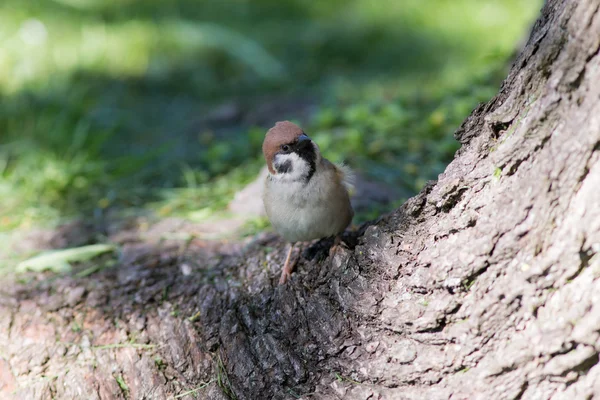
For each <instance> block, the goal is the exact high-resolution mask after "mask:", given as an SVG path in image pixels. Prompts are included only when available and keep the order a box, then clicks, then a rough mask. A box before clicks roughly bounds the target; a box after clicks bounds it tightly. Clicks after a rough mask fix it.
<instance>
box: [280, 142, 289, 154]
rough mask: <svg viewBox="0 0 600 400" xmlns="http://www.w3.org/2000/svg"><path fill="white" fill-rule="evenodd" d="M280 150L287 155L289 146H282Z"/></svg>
mask: <svg viewBox="0 0 600 400" xmlns="http://www.w3.org/2000/svg"><path fill="white" fill-rule="evenodd" d="M281 150H282V151H285V152H286V153H287V152H288V151H290V146H289V145H287V144H284V145H282V146H281Z"/></svg>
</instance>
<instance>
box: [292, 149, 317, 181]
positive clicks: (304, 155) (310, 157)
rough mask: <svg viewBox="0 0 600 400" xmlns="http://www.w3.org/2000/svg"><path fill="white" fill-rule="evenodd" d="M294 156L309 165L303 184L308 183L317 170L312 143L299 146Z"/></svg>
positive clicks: (315, 155)
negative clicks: (296, 155)
mask: <svg viewBox="0 0 600 400" xmlns="http://www.w3.org/2000/svg"><path fill="white" fill-rule="evenodd" d="M295 152H296V154H298V156H299V157H300V158H301V159H303V160H304V161H306V162H307V163H308V165H309V169H308V174H307V175H306V178H304V179H305V182H306V183H308V182H309V181H310V180H311V178H312V177H313V175H314V174H315V170H316V169H317V164H316V160H317V154H316V153H315V147H314V146H313V144H312V143H309V144H308V145H305V146H301V147H299V148H297V149H296V150H295Z"/></svg>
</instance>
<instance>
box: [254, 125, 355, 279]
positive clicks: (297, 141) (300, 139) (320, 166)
mask: <svg viewBox="0 0 600 400" xmlns="http://www.w3.org/2000/svg"><path fill="white" fill-rule="evenodd" d="M262 151H263V155H264V157H265V161H266V163H267V168H268V170H269V173H268V175H267V178H266V180H265V187H264V191H263V203H264V206H265V211H266V213H267V217H268V218H269V220H270V221H271V224H272V225H273V227H274V229H275V231H276V232H277V233H279V234H280V235H281V236H282V237H283V238H284V239H285V240H286V241H288V242H289V243H290V248H289V251H288V253H287V257H286V259H285V264H284V266H283V270H282V272H281V278H280V279H279V284H284V283H285V282H286V281H287V280H288V279H289V278H290V276H291V273H292V271H293V269H294V265H295V262H294V263H293V262H291V261H290V259H291V255H292V250H293V248H294V245H295V243H296V242H306V241H310V240H314V239H321V238H325V237H330V236H336V244H337V243H338V239H339V235H340V234H341V233H342V232H344V230H345V229H346V228H347V227H348V225H349V224H350V222H351V221H352V217H353V216H354V210H353V209H352V205H351V204H350V196H349V193H348V192H349V189H350V188H351V179H352V174H351V171H350V170H349V169H348V168H347V167H346V166H344V165H336V164H333V163H332V162H330V161H329V160H327V159H326V158H324V157H322V156H321V152H320V150H319V146H317V144H316V143H315V142H313V141H312V140H311V139H310V138H309V137H308V136H307V135H306V133H304V131H303V130H302V129H301V128H300V127H299V126H298V125H296V124H294V123H292V122H289V121H282V122H277V123H276V124H275V126H274V127H272V128H271V129H269V131H268V132H267V134H266V135H265V140H264V142H263V146H262Z"/></svg>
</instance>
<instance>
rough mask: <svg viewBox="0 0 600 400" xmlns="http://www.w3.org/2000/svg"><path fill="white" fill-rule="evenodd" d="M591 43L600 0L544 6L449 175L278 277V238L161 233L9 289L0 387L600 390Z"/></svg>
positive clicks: (281, 393)
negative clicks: (180, 240)
mask: <svg viewBox="0 0 600 400" xmlns="http://www.w3.org/2000/svg"><path fill="white" fill-rule="evenodd" d="M599 49H600V3H599V1H598V0H579V1H577V0H564V1H559V0H554V1H553V0H550V1H548V2H547V4H546V5H545V7H544V8H543V10H542V13H541V17H540V18H539V20H538V21H537V22H536V24H535V26H534V28H533V30H532V33H531V37H530V39H529V41H528V43H527V45H526V46H525V48H524V49H523V51H522V53H521V54H520V56H519V57H518V58H517V59H516V61H515V62H514V65H513V67H512V70H511V71H510V74H509V76H508V78H507V79H506V80H505V82H504V83H503V85H502V87H501V89H500V92H499V93H498V95H497V96H496V97H495V98H493V99H492V100H491V101H490V102H489V103H487V104H483V105H480V106H479V107H478V108H477V109H475V110H474V111H473V113H472V115H471V116H470V117H468V119H467V120H466V121H465V122H464V123H463V125H462V126H461V127H460V128H459V129H458V131H457V132H456V138H457V139H458V140H459V141H460V142H461V143H462V147H461V149H460V150H459V151H458V153H457V155H456V157H455V159H454V161H453V162H452V163H451V164H450V165H449V166H448V167H447V169H446V171H445V172H444V173H443V174H442V175H440V177H439V180H438V181H437V182H436V183H430V184H428V185H427V187H426V188H425V189H423V191H422V192H421V193H420V194H419V195H418V196H416V197H414V198H412V199H410V200H409V201H407V202H406V204H404V205H403V206H402V207H401V208H400V209H398V210H396V211H395V212H393V213H391V214H390V215H387V216H385V217H383V218H381V219H380V220H379V221H377V222H376V223H374V224H372V225H371V226H368V227H367V226H365V227H364V228H363V229H362V230H361V231H359V232H358V233H356V234H352V235H350V236H349V237H348V238H347V239H348V240H349V241H350V242H352V241H353V240H354V241H356V242H357V243H356V245H355V246H351V248H350V249H344V248H342V249H339V250H338V251H337V252H336V253H335V255H334V256H333V257H329V258H326V259H324V260H323V259H319V260H315V261H306V260H301V262H300V264H299V265H298V267H297V272H296V273H295V274H294V276H293V279H292V281H291V282H290V283H288V284H287V285H285V286H277V278H278V273H279V269H280V268H281V265H282V262H283V257H284V255H285V245H284V243H283V242H281V241H279V240H275V239H272V238H271V239H269V238H266V239H264V240H262V241H258V240H257V241H256V242H254V243H251V244H249V245H247V246H245V247H239V248H234V249H232V248H231V246H227V245H224V244H207V243H202V242H197V241H191V242H190V244H189V246H188V247H186V248H185V251H183V250H182V246H180V245H176V244H177V242H176V241H173V240H159V238H156V240H155V241H152V240H148V239H147V238H148V237H150V238H151V237H152V234H151V232H150V233H146V234H145V235H144V237H145V238H146V239H144V240H143V241H142V240H140V239H134V240H133V241H132V240H131V239H128V240H129V241H128V242H127V244H124V248H123V253H122V256H121V259H120V260H119V266H118V267H116V268H109V269H106V270H103V271H100V272H99V273H97V274H96V275H93V277H88V278H85V277H82V278H78V277H76V276H62V277H58V278H55V279H42V280H39V279H38V280H33V281H29V282H21V283H19V282H13V284H12V285H11V286H10V287H3V288H1V289H0V397H2V398H11V396H12V397H14V398H17V399H46V398H57V399H71V398H76V399H112V398H130V399H163V398H183V399H191V398H208V399H226V398H237V399H240V400H241V399H270V398H274V399H288V398H307V399H308V398H317V399H336V398H340V399H342V398H343V399H378V398H381V399H550V398H552V399H584V398H592V397H596V396H597V397H600V364H599V362H598V361H599V353H600V297H599V296H600V295H599V293H600V255H598V252H599V251H600V192H599V188H600V162H599V160H600V151H599V150H600V56H599ZM186 229H187V228H186V226H174V227H172V230H173V231H175V232H183V231H185V230H186ZM124 241H125V240H124ZM267 245H268V246H267ZM186 393H187V394H186Z"/></svg>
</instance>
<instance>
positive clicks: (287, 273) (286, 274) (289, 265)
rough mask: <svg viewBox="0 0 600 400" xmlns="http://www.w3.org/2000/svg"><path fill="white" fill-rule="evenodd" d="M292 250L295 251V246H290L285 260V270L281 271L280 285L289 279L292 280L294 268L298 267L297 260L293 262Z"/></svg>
mask: <svg viewBox="0 0 600 400" xmlns="http://www.w3.org/2000/svg"><path fill="white" fill-rule="evenodd" d="M292 250H294V244H292V245H291V246H290V249H289V251H288V254H287V257H286V258H285V264H284V265H283V270H282V271H281V277H280V278H279V284H280V285H283V284H285V283H286V282H287V281H288V279H290V278H291V276H292V272H293V271H294V267H295V266H296V260H294V261H293V262H292V261H291V258H292Z"/></svg>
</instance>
